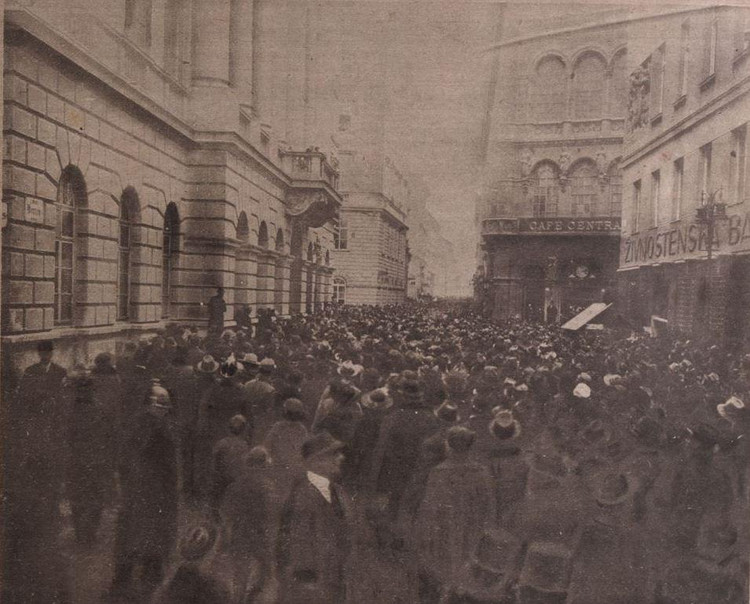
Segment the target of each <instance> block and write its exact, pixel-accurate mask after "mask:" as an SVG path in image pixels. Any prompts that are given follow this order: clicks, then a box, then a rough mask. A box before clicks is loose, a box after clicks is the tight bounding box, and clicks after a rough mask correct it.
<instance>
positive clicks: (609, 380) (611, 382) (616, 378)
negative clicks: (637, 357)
mask: <svg viewBox="0 0 750 604" xmlns="http://www.w3.org/2000/svg"><path fill="white" fill-rule="evenodd" d="M602 380H603V381H604V384H605V385H607V386H616V385H617V384H621V383H622V376H621V375H618V374H616V373H608V374H606V375H605V376H604V377H603V378H602Z"/></svg>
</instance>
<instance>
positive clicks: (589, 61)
mask: <svg viewBox="0 0 750 604" xmlns="http://www.w3.org/2000/svg"><path fill="white" fill-rule="evenodd" d="M572 105H573V115H574V117H575V118H577V119H593V118H600V117H602V113H603V111H604V60H603V59H602V58H601V57H600V56H599V55H597V54H593V53H589V54H585V55H583V56H582V57H581V58H580V59H578V61H577V62H576V66H575V69H574V70H573V97H572Z"/></svg>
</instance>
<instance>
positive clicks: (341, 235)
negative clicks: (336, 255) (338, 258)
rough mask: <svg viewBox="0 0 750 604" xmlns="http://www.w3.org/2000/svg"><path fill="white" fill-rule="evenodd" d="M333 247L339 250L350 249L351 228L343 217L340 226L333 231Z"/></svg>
mask: <svg viewBox="0 0 750 604" xmlns="http://www.w3.org/2000/svg"><path fill="white" fill-rule="evenodd" d="M333 247H334V249H337V250H348V249H349V227H348V225H347V222H346V218H344V217H343V216H339V223H338V226H336V228H335V229H334V230H333Z"/></svg>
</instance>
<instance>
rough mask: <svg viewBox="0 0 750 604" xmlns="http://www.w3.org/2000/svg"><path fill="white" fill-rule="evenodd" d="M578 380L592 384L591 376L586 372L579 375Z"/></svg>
mask: <svg viewBox="0 0 750 604" xmlns="http://www.w3.org/2000/svg"><path fill="white" fill-rule="evenodd" d="M576 379H578V380H579V381H581V382H590V381H591V374H589V373H586V372H585V371H584V372H583V373H579V374H578V378H576Z"/></svg>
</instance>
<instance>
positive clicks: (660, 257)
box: [620, 212, 750, 267]
mask: <svg viewBox="0 0 750 604" xmlns="http://www.w3.org/2000/svg"><path fill="white" fill-rule="evenodd" d="M707 239H708V229H707V227H706V226H705V225H701V224H698V223H695V222H679V223H676V224H675V223H671V224H668V225H664V226H663V227H659V228H656V229H650V230H648V231H645V232H643V233H638V234H636V235H632V236H631V237H624V238H623V240H622V243H621V246H620V266H621V267H627V266H640V265H644V264H655V263H658V262H674V261H675V260H688V259H691V258H692V259H696V258H703V257H705V256H706V255H707V254H708V241H707ZM748 250H750V212H746V213H745V214H731V215H729V216H727V218H726V219H725V220H717V221H716V226H715V228H714V233H713V245H712V249H711V251H712V252H713V253H714V254H717V253H735V252H741V251H748Z"/></svg>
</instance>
